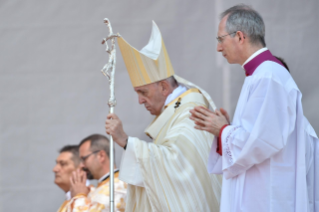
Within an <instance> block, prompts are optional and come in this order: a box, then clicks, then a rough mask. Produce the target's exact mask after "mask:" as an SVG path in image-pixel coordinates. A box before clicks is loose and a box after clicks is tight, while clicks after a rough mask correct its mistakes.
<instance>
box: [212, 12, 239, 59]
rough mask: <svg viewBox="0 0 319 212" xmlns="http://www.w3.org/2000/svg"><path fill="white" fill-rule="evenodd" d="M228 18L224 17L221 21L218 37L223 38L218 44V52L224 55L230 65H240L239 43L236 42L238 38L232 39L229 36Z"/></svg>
mask: <svg viewBox="0 0 319 212" xmlns="http://www.w3.org/2000/svg"><path fill="white" fill-rule="evenodd" d="M227 18H228V16H226V17H224V18H223V19H222V20H221V21H220V23H219V26H218V33H217V37H221V38H220V42H218V44H217V51H218V52H221V53H222V54H223V56H224V57H225V58H226V59H227V61H228V63H230V64H234V63H239V61H238V58H239V57H238V53H237V51H236V50H237V43H236V42H235V37H236V36H235V37H231V35H228V34H229V33H228V32H227V31H226V21H227ZM230 33H232V32H230ZM225 35H226V36H225ZM232 36H234V35H232Z"/></svg>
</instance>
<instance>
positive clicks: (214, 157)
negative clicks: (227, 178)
mask: <svg viewBox="0 0 319 212" xmlns="http://www.w3.org/2000/svg"><path fill="white" fill-rule="evenodd" d="M216 148H217V137H216V136H215V138H214V140H213V144H212V148H211V149H210V153H209V156H208V163H207V171H208V173H210V174H222V173H223V171H222V157H221V156H220V155H219V154H218V153H217V152H216Z"/></svg>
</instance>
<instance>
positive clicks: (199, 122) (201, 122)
mask: <svg viewBox="0 0 319 212" xmlns="http://www.w3.org/2000/svg"><path fill="white" fill-rule="evenodd" d="M190 113H191V116H190V119H191V120H193V121H194V122H195V128H196V129H199V130H205V131H207V132H210V133H212V134H214V135H215V136H218V135H219V132H220V130H221V128H222V127H223V126H224V125H226V124H230V122H229V115H228V114H227V112H226V111H225V110H224V109H222V108H221V110H215V112H213V111H210V110H209V109H207V108H205V107H202V106H197V107H194V109H193V110H190Z"/></svg>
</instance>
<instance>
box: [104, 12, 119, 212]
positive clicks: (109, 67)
mask: <svg viewBox="0 0 319 212" xmlns="http://www.w3.org/2000/svg"><path fill="white" fill-rule="evenodd" d="M104 23H105V24H106V26H107V27H108V28H109V31H110V33H109V35H108V36H107V37H106V38H104V39H103V41H102V44H105V46H106V49H105V51H106V52H107V53H108V54H109V61H108V63H107V64H105V65H104V67H103V69H102V70H101V71H102V73H103V74H104V75H105V76H106V77H107V78H108V80H109V83H110V99H109V102H108V105H109V107H110V113H114V107H115V105H116V99H115V92H114V75H115V65H116V50H115V38H116V37H120V35H119V34H113V31H112V26H111V23H110V21H109V19H107V18H105V19H104ZM108 40H111V48H109V45H108V44H107V41H108ZM113 149H114V141H113V137H112V136H110V211H111V212H113V211H114V151H113Z"/></svg>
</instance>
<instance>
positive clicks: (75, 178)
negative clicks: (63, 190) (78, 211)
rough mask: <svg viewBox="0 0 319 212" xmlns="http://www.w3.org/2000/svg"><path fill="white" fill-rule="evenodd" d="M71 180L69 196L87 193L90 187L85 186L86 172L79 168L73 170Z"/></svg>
mask: <svg viewBox="0 0 319 212" xmlns="http://www.w3.org/2000/svg"><path fill="white" fill-rule="evenodd" d="M70 182H71V188H70V191H71V197H75V196H76V195H78V194H86V195H87V194H88V193H89V192H90V189H89V188H88V187H87V186H86V173H85V172H84V171H82V170H80V169H78V170H76V171H74V172H73V173H72V176H71V177H70Z"/></svg>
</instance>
